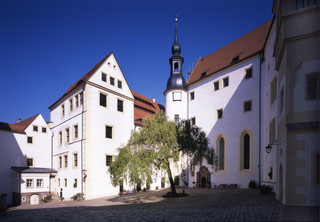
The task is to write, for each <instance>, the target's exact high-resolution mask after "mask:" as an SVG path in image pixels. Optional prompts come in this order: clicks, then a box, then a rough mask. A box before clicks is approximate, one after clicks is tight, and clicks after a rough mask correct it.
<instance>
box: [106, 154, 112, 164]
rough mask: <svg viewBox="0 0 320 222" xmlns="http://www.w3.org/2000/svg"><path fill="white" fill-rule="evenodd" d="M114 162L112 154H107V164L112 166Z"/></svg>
mask: <svg viewBox="0 0 320 222" xmlns="http://www.w3.org/2000/svg"><path fill="white" fill-rule="evenodd" d="M111 163H112V156H108V155H106V166H110V165H111Z"/></svg>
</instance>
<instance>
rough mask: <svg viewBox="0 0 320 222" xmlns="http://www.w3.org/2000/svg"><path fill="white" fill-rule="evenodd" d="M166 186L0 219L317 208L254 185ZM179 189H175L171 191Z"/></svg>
mask: <svg viewBox="0 0 320 222" xmlns="http://www.w3.org/2000/svg"><path fill="white" fill-rule="evenodd" d="M168 191H169V190H168V189H163V190H158V191H148V192H140V193H133V194H126V195H121V196H114V197H108V198H99V199H94V200H83V201H58V200H54V201H52V202H50V203H46V204H40V205H33V206H31V205H29V206H18V207H12V208H9V209H8V212H7V215H6V216H0V221H29V222H31V221H69V222H73V221H77V222H80V221H319V208H318V207H289V206H284V205H282V204H281V203H280V202H279V201H277V200H276V199H275V196H274V195H272V194H270V195H263V194H260V191H259V190H258V189H256V190H255V189H192V188H189V189H186V190H185V191H186V193H187V194H188V196H187V197H180V198H163V197H162V196H163V195H164V194H166V192H168ZM177 191H178V192H182V190H181V189H178V190H177Z"/></svg>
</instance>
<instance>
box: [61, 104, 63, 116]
mask: <svg viewBox="0 0 320 222" xmlns="http://www.w3.org/2000/svg"><path fill="white" fill-rule="evenodd" d="M61 116H64V104H62V105H61Z"/></svg>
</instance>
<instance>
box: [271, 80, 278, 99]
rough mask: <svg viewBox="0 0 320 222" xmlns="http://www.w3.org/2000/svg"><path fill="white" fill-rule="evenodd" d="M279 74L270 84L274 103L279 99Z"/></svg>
mask: <svg viewBox="0 0 320 222" xmlns="http://www.w3.org/2000/svg"><path fill="white" fill-rule="evenodd" d="M277 93H278V92H277V76H275V77H274V79H273V80H272V81H271V86H270V94H271V97H270V104H273V102H274V101H275V100H276V99H277Z"/></svg>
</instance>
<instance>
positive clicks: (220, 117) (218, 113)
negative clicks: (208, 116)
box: [217, 109, 223, 119]
mask: <svg viewBox="0 0 320 222" xmlns="http://www.w3.org/2000/svg"><path fill="white" fill-rule="evenodd" d="M222 117H223V109H218V110H217V119H222Z"/></svg>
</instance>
